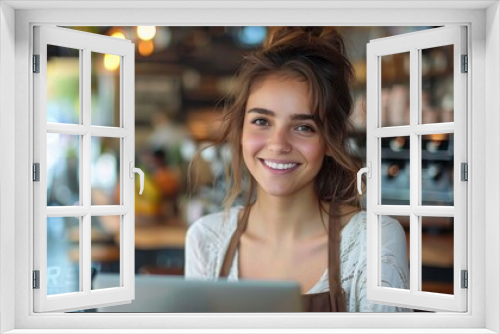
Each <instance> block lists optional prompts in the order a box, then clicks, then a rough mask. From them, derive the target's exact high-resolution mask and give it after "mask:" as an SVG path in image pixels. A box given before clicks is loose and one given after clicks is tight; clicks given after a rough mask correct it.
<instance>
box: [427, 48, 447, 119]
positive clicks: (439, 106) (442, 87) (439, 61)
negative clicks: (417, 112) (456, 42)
mask: <svg viewBox="0 0 500 334" xmlns="http://www.w3.org/2000/svg"><path fill="white" fill-rule="evenodd" d="M421 61H422V63H421V68H422V101H421V102H422V124H429V123H441V122H453V45H446V46H440V47H437V48H430V49H423V50H422V60H421Z"/></svg>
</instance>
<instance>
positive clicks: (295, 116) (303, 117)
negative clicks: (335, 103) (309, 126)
mask: <svg viewBox="0 0 500 334" xmlns="http://www.w3.org/2000/svg"><path fill="white" fill-rule="evenodd" d="M247 113H257V114H261V115H268V116H275V113H274V111H272V110H269V109H266V108H252V109H249V110H248V111H247ZM291 119H292V120H293V121H307V120H313V121H316V117H315V115H313V114H292V117H291Z"/></svg>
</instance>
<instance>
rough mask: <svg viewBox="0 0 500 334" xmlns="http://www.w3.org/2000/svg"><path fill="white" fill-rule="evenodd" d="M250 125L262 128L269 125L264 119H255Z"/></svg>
mask: <svg viewBox="0 0 500 334" xmlns="http://www.w3.org/2000/svg"><path fill="white" fill-rule="evenodd" d="M252 124H255V125H260V126H263V125H268V124H269V123H268V122H267V120H265V119H264V118H257V119H254V120H253V121H252Z"/></svg>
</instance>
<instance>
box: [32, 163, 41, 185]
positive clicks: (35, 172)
mask: <svg viewBox="0 0 500 334" xmlns="http://www.w3.org/2000/svg"><path fill="white" fill-rule="evenodd" d="M33 181H35V182H39V181H40V164H39V163H38V162H37V163H34V164H33Z"/></svg>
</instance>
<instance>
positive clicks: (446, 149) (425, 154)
mask: <svg viewBox="0 0 500 334" xmlns="http://www.w3.org/2000/svg"><path fill="white" fill-rule="evenodd" d="M466 54H467V45H466V28H465V27H459V26H450V27H441V28H435V29H432V30H427V31H422V32H416V33H410V34H403V35H399V36H394V37H388V38H382V39H377V40H372V41H370V43H369V44H368V45H367V69H368V72H367V165H368V171H369V173H368V175H367V214H368V216H367V217H368V226H367V233H368V240H367V242H368V247H367V252H368V254H367V256H368V262H367V267H368V283H367V284H368V287H367V290H368V292H367V293H368V299H369V300H370V301H371V302H373V303H379V304H388V305H395V306H401V307H408V308H412V309H419V310H430V311H459V312H464V311H467V289H466V283H467V252H466V250H467V235H466V232H467V229H466V224H467V182H466V180H467V165H466V164H467V145H466V143H467V131H466V129H467V127H466V111H467V74H466V72H467V62H466V59H467V56H466ZM443 55H448V56H443ZM396 58H398V59H400V60H401V61H400V63H402V64H403V65H402V69H394V68H387V67H388V65H387V64H388V63H391V64H392V63H394V62H393V60H394V59H396ZM387 59H391V61H390V62H389V61H387ZM446 62H448V63H449V64H448V70H447V69H446V66H444V64H445V63H446ZM450 67H451V69H450ZM438 72H447V78H448V79H447V80H448V81H449V82H448V84H447V87H448V88H447V89H448V92H447V93H446V94H444V95H445V98H444V99H445V100H442V101H433V103H435V104H436V103H438V104H439V105H440V106H442V107H443V108H444V109H445V111H446V112H445V113H443V114H442V115H440V117H436V115H435V113H433V111H432V108H430V107H429V99H430V98H429V94H431V95H432V93H435V92H436V91H437V90H440V89H441V90H442V89H445V88H443V87H442V86H438V85H434V84H433V82H432V77H433V76H435V75H436V73H438ZM389 76H390V77H391V78H392V79H391V83H390V84H392V85H393V89H398V88H397V87H396V88H394V87H395V86H396V85H397V86H398V87H401V86H404V85H406V87H407V90H406V93H407V95H408V97H407V98H406V101H409V102H408V103H402V102H401V101H403V100H405V99H403V98H401V99H400V100H399V101H392V102H391V103H393V104H392V105H391V106H390V107H391V108H392V110H394V109H395V105H398V106H399V107H400V110H399V111H397V113H394V112H393V113H392V114H391V113H390V112H388V111H387V110H386V109H387V108H386V107H384V101H383V99H384V92H386V89H387V88H388V87H387V86H388V85H387V81H389V80H388V79H387V78H388V77H389ZM404 81H406V82H404ZM402 91H403V92H404V91H405V90H402ZM434 96H436V95H434ZM434 99H435V97H434ZM385 106H387V103H386V104H385ZM388 143H389V144H388ZM398 159H400V160H404V161H405V165H404V166H405V173H406V175H408V176H407V179H408V184H407V185H406V186H405V185H400V186H398V188H399V189H397V191H398V195H397V198H393V199H392V200H391V199H387V198H384V194H385V193H387V192H386V191H385V190H386V189H384V187H386V186H387V184H388V183H387V181H385V178H384V177H383V175H386V174H388V172H389V173H391V171H390V170H389V171H388V170H387V165H388V164H387V162H388V161H396V162H397V160H398ZM437 162H439V164H440V166H444V172H445V173H448V174H449V180H451V181H450V182H449V186H448V188H450V187H451V189H452V191H451V194H450V195H449V197H448V198H446V199H443V198H438V197H436V196H435V195H436V193H433V192H432V191H429V189H428V185H427V178H428V174H429V172H430V168H437V167H436V166H434V167H433V164H435V163H437ZM399 166H401V165H399ZM399 172H401V170H399ZM385 215H388V216H393V217H396V218H397V217H403V218H404V219H406V221H407V222H408V223H409V227H408V232H407V235H408V234H409V236H407V240H408V243H409V247H408V248H409V252H408V255H409V264H410V270H409V273H410V275H409V276H410V277H409V289H404V288H393V287H388V285H390V284H388V283H387V281H388V280H389V281H390V278H388V277H387V276H386V275H385V273H384V269H386V268H387V265H390V261H392V259H390V258H388V256H387V253H386V252H385V250H384V249H383V246H382V244H383V242H384V241H383V240H388V239H390V238H391V236H390V235H384V232H385V231H384V224H383V223H382V216H385ZM436 219H448V221H450V222H451V225H452V226H451V229H452V232H451V235H452V240H451V246H450V248H451V249H452V250H450V253H451V254H452V259H451V265H452V267H451V268H452V269H451V272H452V276H453V277H452V280H453V283H452V290H451V292H450V291H448V292H447V293H439V292H433V291H429V290H426V289H425V288H423V285H422V276H423V275H422V272H423V270H422V268H423V263H422V253H423V251H422V249H423V247H422V245H423V239H424V238H423V233H422V231H423V230H424V228H425V225H426V222H429V220H434V221H435V220H436ZM401 220H402V219H401ZM388 263H389V264H388Z"/></svg>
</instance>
